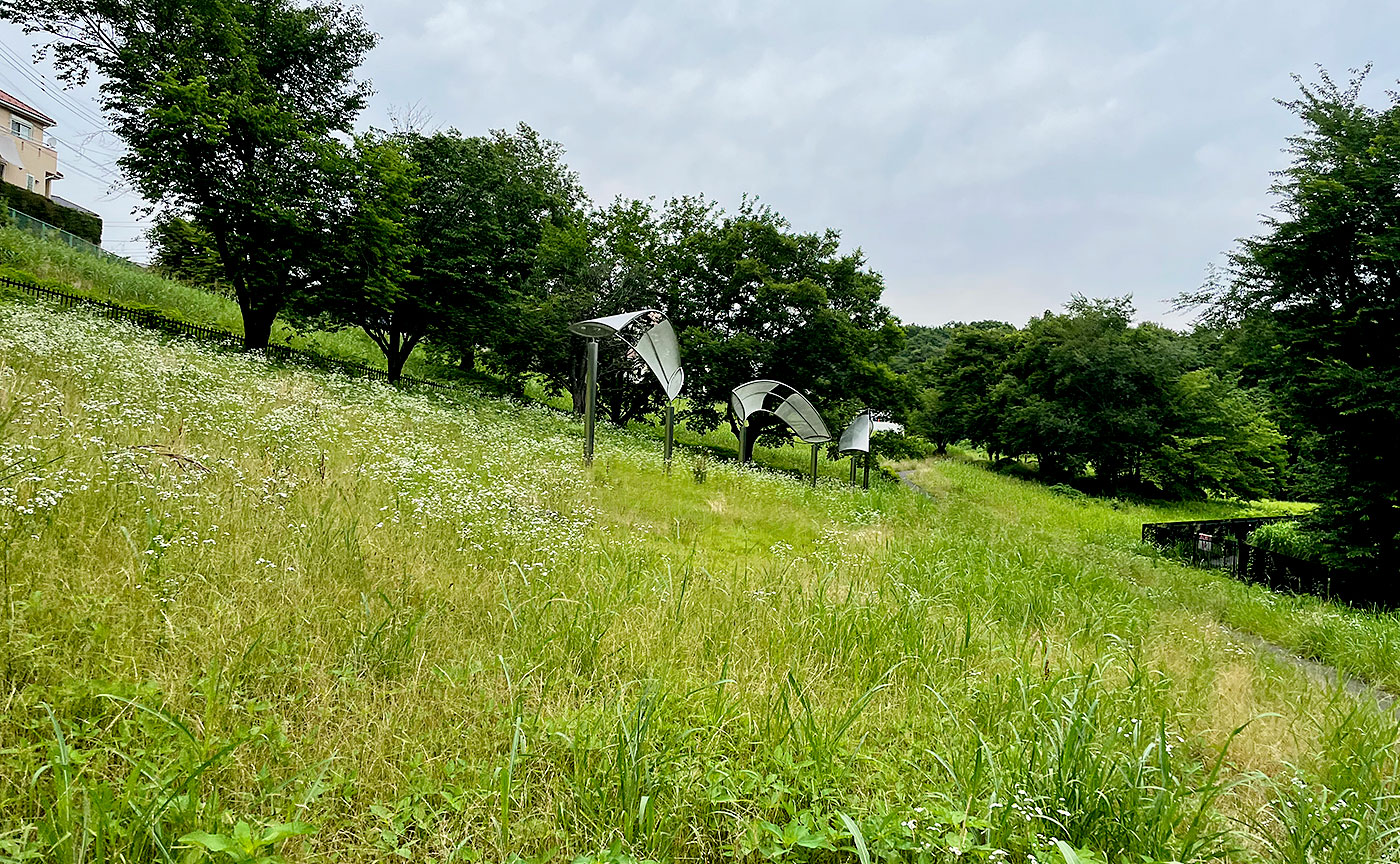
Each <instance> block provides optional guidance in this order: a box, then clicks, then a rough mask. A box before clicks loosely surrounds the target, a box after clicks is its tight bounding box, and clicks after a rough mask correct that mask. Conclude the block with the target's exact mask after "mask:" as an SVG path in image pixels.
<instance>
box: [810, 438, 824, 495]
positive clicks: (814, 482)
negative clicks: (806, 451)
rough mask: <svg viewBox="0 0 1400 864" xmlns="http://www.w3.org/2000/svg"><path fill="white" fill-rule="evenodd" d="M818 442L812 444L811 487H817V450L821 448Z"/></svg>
mask: <svg viewBox="0 0 1400 864" xmlns="http://www.w3.org/2000/svg"><path fill="white" fill-rule="evenodd" d="M821 446H822V445H820V444H813V445H812V488H813V489H815V488H817V451H818V450H819V449H821Z"/></svg>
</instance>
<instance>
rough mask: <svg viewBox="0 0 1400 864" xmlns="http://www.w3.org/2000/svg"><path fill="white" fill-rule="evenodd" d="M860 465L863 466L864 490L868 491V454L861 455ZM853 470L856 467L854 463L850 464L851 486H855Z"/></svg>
mask: <svg viewBox="0 0 1400 864" xmlns="http://www.w3.org/2000/svg"><path fill="white" fill-rule="evenodd" d="M860 464H862V465H864V466H865V488H866V489H869V488H870V454H869V453H864V454H862V455H861V457H860ZM855 469H856V466H855V464H854V463H852V465H851V471H852V472H853V473H852V476H851V484H852V485H855V475H854V472H855Z"/></svg>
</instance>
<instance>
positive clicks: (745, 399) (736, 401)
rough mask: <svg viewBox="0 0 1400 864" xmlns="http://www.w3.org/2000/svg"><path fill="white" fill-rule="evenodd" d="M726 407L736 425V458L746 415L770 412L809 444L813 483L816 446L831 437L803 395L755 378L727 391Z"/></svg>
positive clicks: (745, 430) (744, 433) (746, 427)
mask: <svg viewBox="0 0 1400 864" xmlns="http://www.w3.org/2000/svg"><path fill="white" fill-rule="evenodd" d="M729 408H730V410H731V411H733V412H734V418H735V420H736V422H737V423H738V424H739V455H740V458H743V456H744V450H745V447H744V445H745V443H746V442H745V438H746V436H747V435H748V430H749V418H750V417H752V416H753V415H754V414H757V413H759V412H760V411H762V412H766V413H768V414H772V415H774V416H776V417H777V418H778V419H779V420H782V421H783V422H784V423H786V424H787V425H788V428H789V429H791V430H792V431H793V432H794V433H796V434H797V437H798V438H801V439H802V440H803V441H806V442H807V443H808V444H811V445H812V485H813V486H815V485H817V449H818V447H820V446H821V445H822V444H824V443H826V442H827V441H830V440H831V433H830V432H828V431H827V428H826V423H824V422H822V417H821V415H820V414H818V413H817V409H816V408H814V407H812V403H811V402H809V401H808V400H807V397H806V396H803V395H802V394H801V393H800V392H799V391H798V390H796V389H795V388H792V387H789V386H788V385H786V384H784V383H783V382H781V381H774V380H772V379H770V378H759V379H757V380H754V381H746V382H744V383H743V384H740V385H739V386H738V387H735V388H734V389H733V390H732V391H730V393H729Z"/></svg>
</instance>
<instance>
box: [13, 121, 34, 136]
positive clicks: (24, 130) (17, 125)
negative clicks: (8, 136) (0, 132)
mask: <svg viewBox="0 0 1400 864" xmlns="http://www.w3.org/2000/svg"><path fill="white" fill-rule="evenodd" d="M10 131H11V132H13V133H15V134H16V135H18V136H19V137H21V138H30V139H32V138H33V137H34V136H33V134H32V129H31V127H30V125H29V124H28V123H26V122H24V121H23V120H20V119H18V118H15V117H11V118H10Z"/></svg>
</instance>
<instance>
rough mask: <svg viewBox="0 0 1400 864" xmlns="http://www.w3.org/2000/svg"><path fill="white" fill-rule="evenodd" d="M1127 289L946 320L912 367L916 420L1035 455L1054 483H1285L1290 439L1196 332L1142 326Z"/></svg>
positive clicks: (1271, 489)
mask: <svg viewBox="0 0 1400 864" xmlns="http://www.w3.org/2000/svg"><path fill="white" fill-rule="evenodd" d="M1133 315H1134V310H1133V307H1132V305H1131V303H1130V301H1129V300H1128V298H1121V299H1117V300H1094V301H1091V300H1086V299H1084V298H1082V297H1076V298H1074V299H1073V300H1072V301H1071V302H1070V304H1069V306H1068V307H1067V309H1066V311H1065V312H1064V313H1062V314H1058V315H1056V314H1050V313H1046V314H1045V315H1044V316H1043V317H1040V318H1035V319H1033V320H1031V322H1030V323H1029V324H1028V325H1026V327H1025V328H1024V329H1021V330H1017V329H1015V328H1013V327H1011V326H1010V325H1007V324H998V323H995V322H981V323H978V324H972V325H960V326H954V327H950V328H948V332H947V334H946V341H945V342H944V344H943V346H942V348H941V349H939V350H937V351H936V352H935V353H933V354H932V355H931V356H930V357H928V358H927V359H925V360H923V361H922V362H921V363H919V364H918V365H917V366H914V367H913V368H912V369H911V372H910V374H911V375H912V376H914V377H915V378H916V379H917V380H918V381H919V383H920V384H921V385H923V390H922V395H921V398H920V401H919V404H918V407H917V408H915V410H913V411H912V412H911V416H910V426H911V428H912V429H913V431H916V432H918V433H920V434H922V435H924V436H925V437H927V438H928V439H929V440H931V441H933V442H935V443H936V444H937V446H938V448H939V449H940V450H942V449H944V448H946V447H947V445H948V444H950V443H953V442H956V441H967V442H971V443H973V444H975V445H977V446H979V447H982V448H984V449H985V450H986V451H987V454H988V456H989V457H990V458H991V459H992V460H993V461H994V462H995V461H997V460H998V459H1005V458H1014V457H1019V456H1032V457H1034V458H1035V462H1036V464H1037V466H1038V470H1039V473H1040V475H1041V476H1042V477H1043V478H1045V479H1047V480H1052V481H1060V482H1073V483H1086V482H1087V483H1091V484H1092V485H1094V486H1095V487H1097V488H1098V489H1099V490H1101V491H1104V492H1109V493H1120V492H1125V491H1134V492H1148V493H1152V494H1162V493H1165V494H1168V495H1171V496H1180V497H1203V496H1205V495H1217V496H1229V497H1241V498H1257V497H1261V496H1264V495H1269V494H1272V493H1275V492H1277V491H1278V489H1279V482H1280V479H1281V476H1282V469H1283V465H1284V462H1285V449H1284V438H1283V436H1282V435H1281V434H1280V433H1279V431H1278V429H1277V428H1276V426H1275V424H1274V423H1273V422H1271V421H1270V420H1269V418H1268V417H1267V416H1266V414H1265V412H1264V406H1263V404H1262V402H1261V400H1260V398H1259V397H1258V396H1257V395H1252V394H1250V393H1248V392H1246V391H1245V390H1242V389H1241V388H1240V386H1239V385H1238V382H1237V380H1236V378H1235V376H1233V375H1232V374H1230V373H1228V372H1224V371H1222V370H1220V369H1217V368H1212V366H1211V365H1210V364H1209V362H1208V356H1209V355H1208V352H1206V351H1203V350H1201V349H1200V348H1199V347H1198V344H1197V343H1198V341H1199V340H1198V338H1197V337H1193V336H1188V335H1182V334H1178V333H1174V332H1172V331H1171V330H1167V329H1165V328H1163V327H1159V326H1157V325H1155V324H1138V325H1133V324H1132V319H1133Z"/></svg>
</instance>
